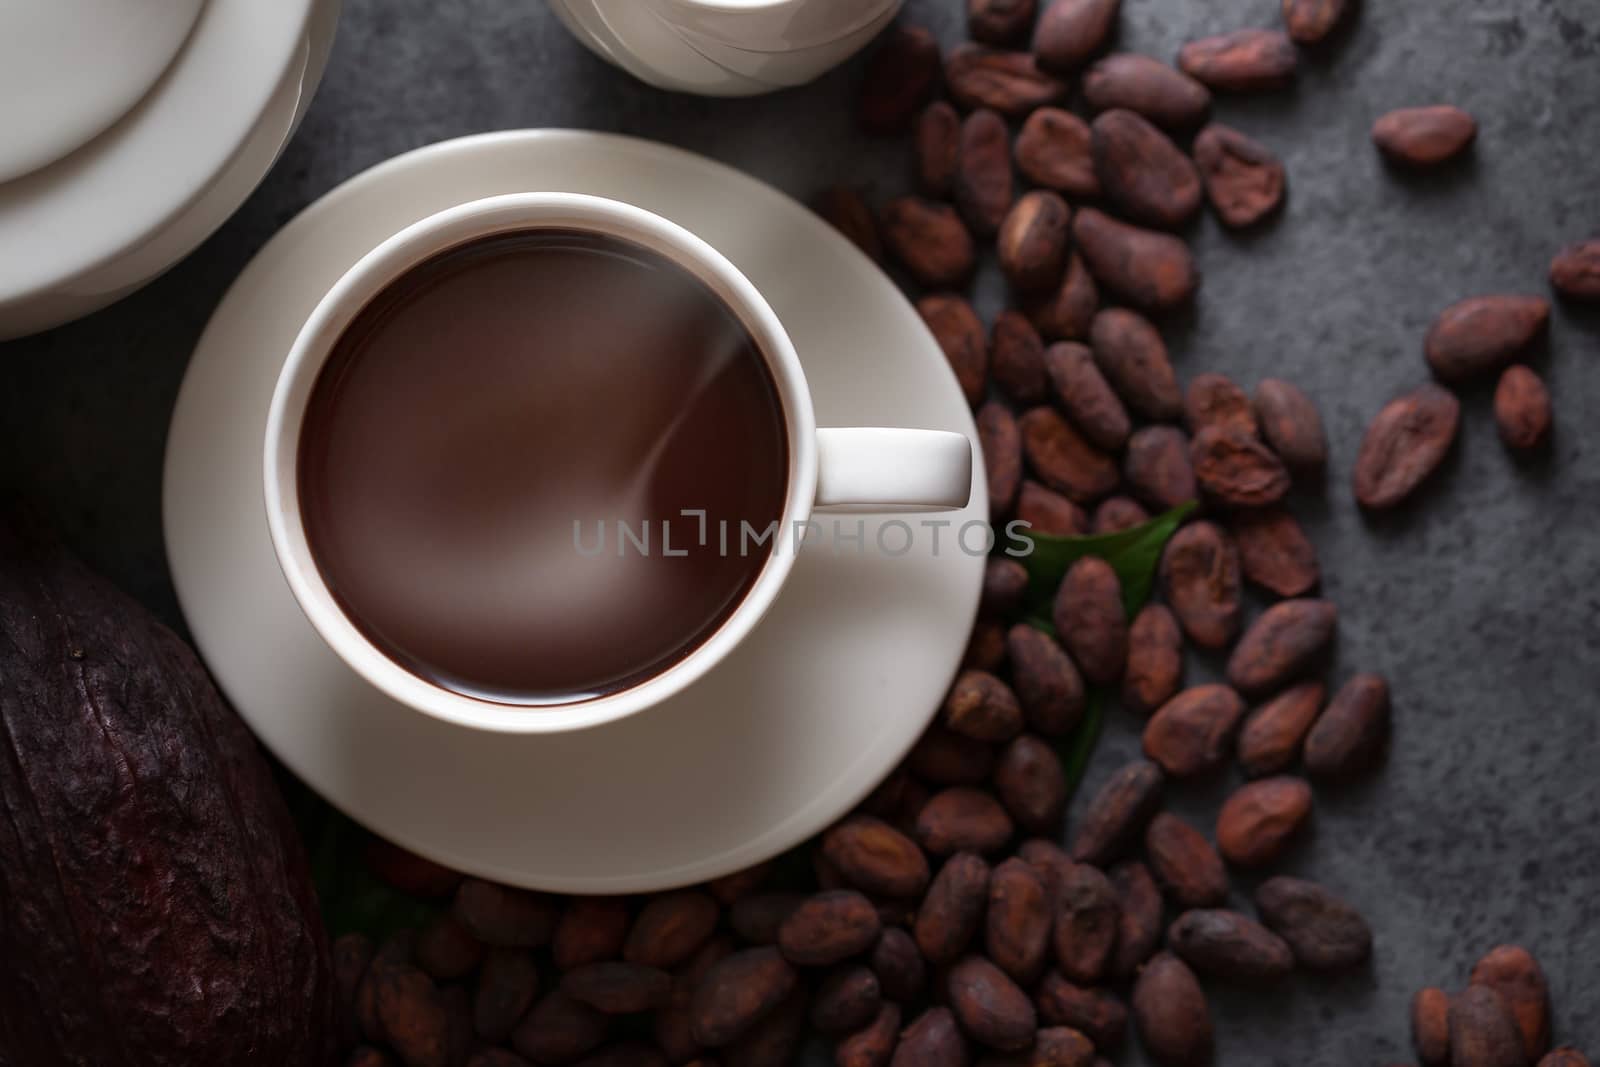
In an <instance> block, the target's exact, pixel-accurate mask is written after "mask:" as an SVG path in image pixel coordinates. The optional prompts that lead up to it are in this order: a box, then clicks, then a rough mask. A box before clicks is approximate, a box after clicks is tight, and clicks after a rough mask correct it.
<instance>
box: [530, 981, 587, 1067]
mask: <svg viewBox="0 0 1600 1067" xmlns="http://www.w3.org/2000/svg"><path fill="white" fill-rule="evenodd" d="M610 1028H611V1022H610V1020H609V1019H607V1018H606V1016H605V1014H604V1013H602V1012H598V1011H596V1010H595V1009H593V1008H591V1007H589V1006H588V1005H587V1004H580V1003H579V1002H578V1001H576V1000H573V999H572V998H571V997H569V996H567V995H566V994H565V993H563V992H561V990H559V989H557V990H555V991H554V992H552V993H549V994H548V995H546V996H545V997H543V998H542V999H541V1000H540V1001H539V1002H538V1003H537V1004H535V1005H534V1006H533V1008H532V1010H530V1011H529V1012H528V1014H526V1015H524V1016H523V1017H522V1021H521V1022H519V1023H517V1026H516V1029H514V1030H513V1031H512V1032H511V1046H512V1047H513V1048H515V1049H516V1050H517V1051H518V1052H520V1053H521V1054H522V1055H524V1056H526V1057H528V1058H529V1059H530V1060H533V1061H534V1062H535V1063H570V1062H571V1061H573V1060H575V1059H577V1058H578V1057H580V1056H584V1055H587V1054H588V1053H590V1052H593V1051H594V1050H595V1049H597V1048H599V1047H600V1046H601V1045H602V1044H604V1043H605V1040H606V1035H607V1033H609V1031H610Z"/></svg>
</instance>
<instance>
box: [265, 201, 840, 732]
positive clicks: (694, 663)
mask: <svg viewBox="0 0 1600 1067" xmlns="http://www.w3.org/2000/svg"><path fill="white" fill-rule="evenodd" d="M546 228H564V229H582V230H588V231H590V232H595V233H602V234H607V235H610V236H614V237H619V238H622V239H624V240H630V241H633V242H635V243H638V244H641V245H643V246H645V247H646V248H649V249H651V250H652V251H655V252H657V253H659V254H662V255H665V256H666V257H668V258H669V259H671V260H672V261H673V262H674V263H675V264H677V265H678V266H679V267H680V268H681V269H683V270H686V271H688V272H689V273H690V274H692V275H693V276H694V277H696V278H698V279H699V280H700V281H701V282H702V283H704V284H705V285H706V286H707V287H709V288H710V289H711V290H712V292H713V293H714V294H716V296H717V297H718V298H719V299H721V300H722V301H723V303H724V304H726V305H727V307H728V308H729V310H730V311H731V312H732V313H733V314H734V315H736V316H737V317H738V319H739V321H740V323H741V324H742V325H743V326H744V327H745V329H746V330H748V331H749V333H750V335H751V337H752V338H753V339H754V340H755V342H756V347H757V349H758V351H759V352H760V353H761V355H762V358H763V359H765V361H766V365H767V369H768V372H769V374H770V375H771V378H772V381H773V385H774V389H775V391H776V392H777V394H778V400H779V407H780V409H781V411H782V414H783V419H784V424H785V427H784V428H785V434H786V438H787V443H788V451H789V471H788V486H787V488H786V491H785V494H784V507H783V511H782V514H781V516H780V518H779V526H778V531H777V533H776V534H775V535H774V539H773V547H772V550H771V552H770V553H769V555H768V557H767V559H766V562H765V563H764V564H763V566H762V568H761V571H760V572H759V573H758V574H757V576H756V579H755V581H754V582H753V583H752V584H751V586H750V588H749V590H748V591H747V592H746V593H745V596H744V598H743V600H742V601H741V602H740V603H739V604H738V606H737V607H735V608H734V610H733V611H732V612H731V613H730V614H729V615H728V616H727V617H726V618H725V619H723V621H722V623H721V624H720V625H719V626H718V627H717V628H716V629H715V630H714V631H713V632H712V633H711V634H710V635H709V636H708V637H706V638H705V639H704V640H702V641H701V642H700V643H699V644H698V645H697V646H695V647H694V648H693V649H692V650H691V651H690V652H689V653H688V654H687V655H685V656H684V657H683V658H682V659H680V660H678V661H677V662H676V663H674V664H672V665H671V666H669V667H668V668H667V669H666V670H664V671H662V672H661V673H659V674H656V675H654V676H652V677H650V678H648V679H646V680H644V681H642V682H639V683H637V684H635V685H632V686H629V687H628V688H626V689H622V690H620V691H618V692H615V693H610V694H607V695H605V696H600V697H594V698H591V699H589V700H584V701H579V702H574V703H571V704H558V705H549V706H545V705H539V706H525V705H512V704H502V703H497V702H494V701H490V700H485V699H482V698H478V697H471V696H467V695H465V694H461V693H455V692H452V691H449V690H446V689H443V688H440V687H439V686H436V685H434V684H432V683H430V682H427V681H424V680H423V679H422V678H420V677H418V676H417V675H415V674H412V673H411V672H410V671H408V670H406V668H404V667H402V666H401V665H400V664H398V663H396V662H395V661H394V660H392V659H390V658H389V656H388V655H386V654H385V653H384V652H383V651H381V650H380V649H379V648H377V647H376V646H375V645H373V644H372V643H371V642H370V641H369V640H368V639H367V638H366V636H365V635H363V634H362V633H361V631H360V630H359V629H358V628H357V627H356V625H355V624H354V623H353V622H352V621H351V620H350V619H349V618H348V617H347V616H346V615H345V613H344V611H343V609H342V608H340V607H339V605H338V603H337V601H336V600H335V599H334V597H333V594H332V592H331V591H330V590H329V589H328V587H327V584H326V583H325V582H324V581H323V578H322V575H321V572H320V570H319V569H318V567H317V565H316V561H315V558H314V556H313V555H312V552H311V549H310V545H309V542H308V540H307V538H306V536H305V529H304V526H303V524H302V521H301V512H300V502H299V492H298V459H299V448H300V437H301V429H302V426H303V423H304V415H305V408H306V403H307V401H308V400H309V398H310V395H311V392H312V388H313V387H314V385H315V383H316V381H317V378H318V375H319V374H320V373H321V370H322V367H323V366H324V364H325V363H326V361H327V358H328V356H329V355H330V354H331V353H332V350H333V347H334V345H335V343H336V342H337V340H338V339H339V337H340V336H342V335H343V333H344V331H345V330H346V329H347V328H348V327H349V325H350V323H351V322H352V321H353V320H354V319H355V317H356V316H357V315H358V314H359V313H360V312H361V310H362V309H363V308H365V307H366V305H367V303H368V302H369V301H370V300H372V299H373V298H374V297H375V296H376V295H378V294H379V293H380V292H381V291H382V290H383V289H385V288H386V287H387V286H389V285H390V284H392V283H393V282H394V281H396V280H397V279H398V278H399V277H401V276H402V275H403V274H405V273H406V272H407V271H408V270H410V269H411V268H412V267H415V266H416V265H418V264H419V263H421V262H422V261H424V260H426V259H427V258H429V257H431V256H433V255H437V254H438V253H440V252H444V251H447V250H449V249H450V248H454V247H457V246H459V245H461V244H464V243H468V242H471V241H475V240H479V239H481V238H484V237H490V236H493V235H495V234H500V233H509V232H516V231H520V230H530V229H546ZM262 472H263V484H264V490H265V492H264V503H265V506H266V513H267V528H268V533H269V535H270V539H271V541H272V549H273V554H274V556H275V557H276V558H277V560H278V566H279V569H280V570H281V571H282V573H283V576H284V579H285V581H286V582H287V583H288V585H289V588H290V592H291V593H292V595H293V596H294V599H295V602H296V603H297V604H298V605H299V606H300V609H301V611H302V612H303V613H304V614H305V616H306V618H307V620H308V621H309V622H310V623H311V625H312V627H313V629H315V630H316V632H317V634H318V635H319V636H320V637H321V638H322V640H323V642H324V643H325V644H326V645H328V647H329V648H330V649H331V650H332V651H333V652H334V654H335V655H337V656H338V657H339V658H340V659H341V660H343V661H344V662H345V664H346V665H347V666H349V667H350V668H351V669H352V670H353V671H355V672H356V674H357V675H359V676H360V677H361V678H363V679H364V680H365V681H366V682H367V683H368V684H370V685H372V686H374V687H375V688H377V689H378V690H380V691H381V692H383V693H384V694H385V695H387V696H388V697H390V698H391V699H393V700H395V701H397V702H398V703H401V704H404V705H406V706H408V707H410V708H413V709H415V710H416V711H419V712H422V713H423V714H426V715H429V716H431V717H433V718H435V719H439V720H441V721H444V722H447V723H450V724H453V725H458V726H467V727H471V728H474V729H480V730H488V731H495V732H501V733H518V734H529V733H563V732H567V731H571V730H579V729H586V728H589V727H593V726H599V725H602V724H604V723H608V722H614V721H616V720H618V719H621V718H625V717H626V716H629V715H633V714H636V713H638V712H640V711H643V710H645V709H646V708H649V707H653V706H654V705H656V704H659V703H661V702H663V701H665V700H667V699H669V698H671V697H672V696H674V695H676V694H678V693H680V692H682V691H683V690H684V689H686V688H688V687H689V686H690V685H692V684H693V683H694V682H695V681H697V680H698V679H700V678H701V677H702V676H704V675H705V674H706V673H707V672H708V671H710V670H711V669H712V668H713V667H715V666H716V665H717V664H718V663H720V662H721V661H722V660H723V659H724V658H725V657H726V656H727V655H728V654H729V653H731V652H732V651H733V650H734V648H735V647H737V646H738V644H739V643H740V642H741V641H742V640H743V639H744V638H745V637H746V636H747V635H748V634H749V633H750V632H751V631H752V630H753V629H754V628H755V626H756V624H757V623H759V622H760V621H761V619H762V618H763V617H764V616H765V615H766V613H767V611H768V610H769V609H770V608H771V606H772V604H773V602H774V601H775V600H776V599H777V596H778V593H779V592H780V591H781V589H782V587H783V585H784V582H785V581H786V580H787V579H788V577H789V574H790V572H791V571H792V569H793V567H794V564H795V561H796V557H797V555H798V553H797V552H796V551H795V544H796V534H795V531H796V529H797V527H800V526H802V525H803V524H804V523H805V522H806V521H807V520H808V519H809V518H810V516H811V511H812V507H813V504H814V501H815V498H816V487H817V444H816V415H815V412H814V409H813V407H812V403H811V392H810V388H809V386H808V385H807V383H806V380H805V372H804V369H803V367H802V366H801V364H800V359H799V356H798V355H797V354H796V353H795V350H794V345H793V343H792V342H791V341H790V340H789V335H788V333H787V331H786V330H784V328H783V325H782V323H781V322H780V321H779V319H778V317H777V314H776V313H775V312H774V311H773V310H772V308H771V307H770V306H769V305H768V304H767V302H766V299H765V298H764V297H762V295H761V294H760V292H759V291H758V290H757V289H756V288H755V286H754V284H753V283H751V282H750V280H749V279H747V278H746V277H745V276H744V274H743V273H742V272H740V271H739V269H738V268H737V267H735V266H734V265H733V264H732V263H731V262H729V261H728V259H727V258H726V257H725V256H723V255H722V253H720V252H718V251H717V250H716V249H715V248H713V247H712V246H711V245H709V244H707V243H706V242H705V241H704V240H702V239H701V238H699V237H697V236H695V235H694V234H693V233H691V232H689V231H688V230H686V229H684V228H683V227H682V226H679V225H678V224H677V223H675V222H672V221H671V220H669V219H665V218H663V217H661V216H659V215H656V214H654V213H652V212H649V211H646V210H644V209H643V208H639V207H636V206H634V205H632V204H627V203H624V202H622V201H618V200H611V199H607V198H604V197H598V196H593V195H590V194H586V193H563V192H536V193H511V194H506V195H501V196H494V197H488V198H485V199H481V200H475V201H471V202H469V203H465V204H459V205H457V206H455V207H451V208H446V209H445V210H443V211H440V212H437V213H435V214H433V215H430V216H428V217H426V218H424V219H422V220H420V221H418V222H415V223H412V224H411V225H410V226H407V227H406V228H404V229H402V230H400V231H399V232H398V233H396V234H394V235H392V236H391V237H389V238H388V239H387V240H385V241H383V242H382V243H381V244H379V245H378V246H377V247H376V248H374V249H372V250H371V251H370V252H368V253H367V254H366V255H364V256H363V257H362V258H361V259H360V260H358V261H357V262H356V263H355V264H354V265H353V266H352V267H350V269H349V270H347V271H346V272H345V273H344V274H343V275H342V276H341V277H340V278H339V280H338V281H336V282H335V283H334V284H333V286H332V287H330V288H329V290H328V291H327V292H326V293H325V294H324V295H323V297H322V299H321V300H320V301H318V303H317V305H316V307H315V308H314V309H313V311H312V312H311V314H310V316H308V318H307V319H306V321H305V323H304V324H303V325H302V326H301V328H300V331H299V333H298V334H297V335H296V337H295V341H294V344H293V345H292V346H291V347H290V350H289V354H288V356H287V358H286V359H285V361H284V363H283V366H282V368H281V369H280V371H279V374H278V380H277V383H276V385H275V386H274V388H273V394H272V403H271V406H270V408H269V409H268V414H267V425H266V433H265V436H264V439H263V450H262Z"/></svg>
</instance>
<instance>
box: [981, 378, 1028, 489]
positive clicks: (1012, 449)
mask: <svg viewBox="0 0 1600 1067" xmlns="http://www.w3.org/2000/svg"><path fill="white" fill-rule="evenodd" d="M977 423H978V448H979V450H980V451H982V453H983V469H984V474H985V475H987V477H988V482H989V514H991V515H993V516H1002V515H1009V514H1010V513H1011V508H1012V505H1013V504H1015V503H1016V500H1017V489H1018V486H1019V485H1021V483H1022V430H1021V429H1020V428H1019V427H1018V426H1017V420H1016V419H1015V418H1014V417H1013V416H1012V414H1011V409H1010V408H1007V407H1006V406H1005V405H1004V404H1001V403H997V402H996V401H993V400H991V401H989V402H988V403H986V404H984V405H983V406H982V407H980V408H979V409H978V415H977Z"/></svg>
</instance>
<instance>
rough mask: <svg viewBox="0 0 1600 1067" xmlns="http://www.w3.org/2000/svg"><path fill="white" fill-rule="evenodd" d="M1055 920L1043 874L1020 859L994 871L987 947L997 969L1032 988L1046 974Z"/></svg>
mask: <svg viewBox="0 0 1600 1067" xmlns="http://www.w3.org/2000/svg"><path fill="white" fill-rule="evenodd" d="M1053 919H1054V916H1053V915H1052V914H1051V908H1050V900H1049V898H1048V897H1047V896H1046V894H1045V887H1044V880H1043V879H1041V878H1040V877H1039V872H1037V871H1035V870H1034V869H1033V867H1031V866H1030V865H1029V864H1028V863H1027V862H1025V861H1023V860H1020V859H1016V858H1012V859H1008V860H1006V861H1005V862H1004V863H1002V864H1000V866H998V867H996V868H995V869H994V873H993V874H992V875H991V876H990V877H989V906H988V910H987V912H986V918H985V920H984V939H983V944H984V952H985V954H986V955H987V956H988V957H989V958H990V959H991V960H993V961H994V963H995V966H997V967H999V968H1000V969H1001V970H1002V971H1004V972H1006V974H1008V975H1010V976H1011V977H1012V979H1013V980H1015V981H1017V982H1019V983H1021V984H1023V985H1032V984H1033V982H1035V981H1036V980H1037V979H1038V977H1039V975H1041V974H1042V973H1044V965H1045V957H1046V956H1047V955H1048V954H1049V952H1050V930H1051V924H1052V922H1053Z"/></svg>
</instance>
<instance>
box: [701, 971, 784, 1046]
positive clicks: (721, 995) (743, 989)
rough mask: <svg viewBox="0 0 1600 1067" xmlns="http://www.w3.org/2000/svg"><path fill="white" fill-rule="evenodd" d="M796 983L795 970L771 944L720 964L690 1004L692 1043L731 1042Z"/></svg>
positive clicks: (702, 979)
mask: <svg viewBox="0 0 1600 1067" xmlns="http://www.w3.org/2000/svg"><path fill="white" fill-rule="evenodd" d="M798 983H799V975H798V974H797V973H796V972H795V969H794V968H793V967H792V966H790V964H789V962H788V961H787V960H785V959H784V958H783V956H782V954H781V953H780V952H779V951H778V950H777V949H776V948H773V947H771V946H763V947H761V948H750V949H745V950H744V951H742V952H735V953H734V954H733V955H731V956H728V957H727V958H725V959H722V960H719V961H718V962H717V963H715V964H713V965H712V966H711V968H710V969H709V970H708V971H706V973H705V975H704V976H703V977H702V978H701V979H700V981H699V983H698V984H697V985H696V986H695V989H694V994H693V997H692V999H691V1001H690V1011H691V1013H692V1014H693V1017H694V1036H695V1039H696V1040H698V1041H699V1042H700V1043H701V1044H702V1045H705V1046H706V1047H708V1048H718V1047H721V1046H723V1045H727V1044H729V1043H731V1042H732V1041H733V1040H734V1039H735V1038H737V1037H739V1036H740V1035H741V1034H743V1033H745V1032H746V1031H747V1030H749V1029H750V1027H752V1026H753V1025H755V1024H756V1023H757V1022H758V1021H759V1020H760V1019H761V1018H762V1017H763V1016H765V1015H766V1014H767V1013H769V1012H771V1011H772V1010H773V1009H774V1008H776V1007H778V1005H780V1004H782V1003H783V1002H784V1001H785V1000H786V999H788V997H789V994H791V993H792V992H794V989H795V987H796V985H797V984H798Z"/></svg>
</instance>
